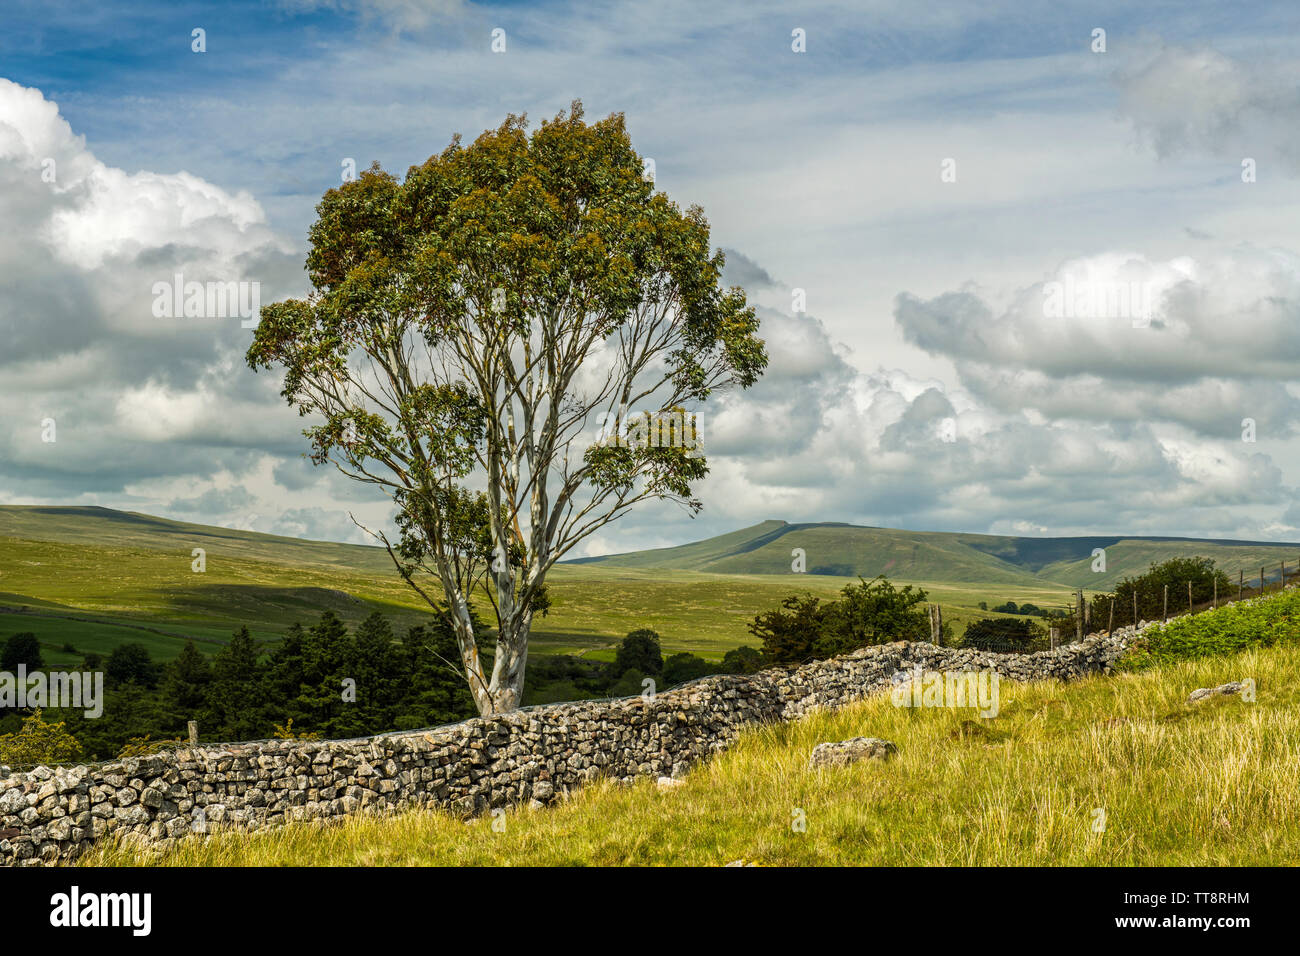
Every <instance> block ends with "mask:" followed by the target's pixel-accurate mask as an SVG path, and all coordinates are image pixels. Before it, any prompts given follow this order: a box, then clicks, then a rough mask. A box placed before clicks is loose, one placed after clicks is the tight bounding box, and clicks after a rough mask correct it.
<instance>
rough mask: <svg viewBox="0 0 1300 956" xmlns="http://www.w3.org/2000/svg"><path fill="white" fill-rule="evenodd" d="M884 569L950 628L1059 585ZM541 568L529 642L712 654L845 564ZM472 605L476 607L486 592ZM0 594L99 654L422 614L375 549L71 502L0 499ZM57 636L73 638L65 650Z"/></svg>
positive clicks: (58, 659)
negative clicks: (649, 642)
mask: <svg viewBox="0 0 1300 956" xmlns="http://www.w3.org/2000/svg"><path fill="white" fill-rule="evenodd" d="M196 547H201V548H203V549H204V551H205V560H206V571H205V572H204V573H202V574H198V573H195V572H194V571H193V570H192V569H191V562H192V561H193V557H192V550H193V548H196ZM894 580H895V581H896V583H898V584H900V585H901V584H904V583H914V584H919V585H921V586H924V587H926V588H927V590H929V591H930V597H931V600H934V601H938V602H940V603H942V604H943V605H944V607H945V618H946V620H949V621H950V622H952V623H953V624H954V627H955V628H956V630H957V632H958V633H960V630H961V628H962V627H963V626H964V624H965V622H966V621H968V620H971V619H973V618H975V617H978V616H983V614H982V612H980V611H979V610H978V608H977V604H978V602H979V601H981V600H983V601H986V602H988V603H990V604H1000V603H1002V602H1003V601H1005V600H1015V601H1016V602H1017V603H1023V602H1024V601H1032V602H1034V603H1037V604H1039V605H1040V606H1048V605H1052V606H1061V605H1063V604H1064V603H1065V602H1066V601H1068V599H1069V591H1068V589H1066V588H1064V587H1061V586H1058V585H1053V584H1050V583H1046V582H1042V581H1037V580H1033V579H1030V580H1028V581H1027V582H1022V583H1016V584H1014V585H1003V584H992V585H990V584H979V583H972V582H947V581H930V580H915V579H911V578H906V577H901V576H898V577H895V578H894ZM550 581H551V585H552V598H553V607H552V610H551V612H550V613H549V614H548V615H547V616H546V617H545V618H539V619H538V620H537V621H536V624H535V628H534V633H533V649H534V651H535V652H536V653H542V654H547V653H581V654H589V655H591V656H592V657H594V658H597V659H612V657H613V653H614V650H613V649H614V647H615V645H616V644H617V643H618V641H619V640H621V639H622V637H623V636H624V635H625V634H627V632H629V631H631V630H635V629H636V628H640V627H651V628H654V629H655V630H657V631H659V633H660V634H661V635H662V637H663V642H664V649H665V651H666V652H669V653H672V652H677V651H691V652H693V653H696V654H700V655H701V656H704V657H706V658H710V659H713V660H717V659H719V658H720V657H721V656H722V654H723V653H725V652H726V651H727V650H730V649H731V648H733V647H737V646H739V645H741V644H744V643H753V640H754V639H753V638H752V636H751V635H750V634H749V632H748V631H747V629H746V626H745V625H746V623H747V622H748V621H750V620H752V619H753V617H754V615H755V614H758V613H759V612H760V611H764V610H767V609H769V608H772V607H775V606H777V605H778V604H779V603H780V601H781V599H782V598H784V597H786V596H787V595H789V594H791V593H794V592H796V591H812V592H813V593H816V594H824V595H825V596H827V597H828V598H829V597H833V596H834V595H835V593H836V592H838V591H839V590H840V589H841V588H842V587H843V586H844V585H845V584H848V583H855V582H856V581H857V578H856V577H849V576H833V575H821V574H793V573H788V572H787V573H784V574H724V573H716V572H702V571H692V570H680V569H676V570H675V569H665V568H658V567H647V568H628V567H619V566H606V565H604V564H566V565H560V566H558V567H557V568H555V570H554V572H553V574H552V576H551V578H550ZM481 607H482V609H483V610H484V611H485V612H486V611H488V610H489V608H488V605H487V602H486V601H483V602H482V605H481ZM0 608H7V609H8V610H9V611H11V612H12V611H16V610H18V609H19V608H25V612H24V613H21V614H20V613H3V611H0V636H7V635H8V634H10V633H14V632H17V631H20V630H23V631H32V632H33V633H35V634H36V635H37V636H38V638H39V639H40V640H41V642H42V644H43V645H44V649H45V655H46V659H47V663H50V664H52V665H53V664H73V663H76V662H77V661H78V660H80V655H81V654H82V653H85V652H87V651H96V652H99V653H107V652H109V651H111V650H112V648H113V647H115V646H117V645H118V644H120V643H122V642H124V641H127V640H130V641H138V642H140V643H142V644H144V645H145V646H146V647H148V648H149V650H150V653H151V654H152V655H153V656H154V657H155V659H157V660H169V659H171V658H172V657H174V656H175V655H176V654H178V653H179V652H180V649H181V647H182V646H183V645H184V641H185V639H186V638H187V637H192V638H194V639H195V640H196V642H198V645H199V648H200V649H201V650H204V651H207V652H211V651H213V650H215V649H217V648H218V647H219V646H220V644H221V643H223V642H225V641H226V640H227V639H228V638H229V636H230V633H231V632H232V631H234V630H236V629H237V628H239V627H240V626H247V627H248V628H249V630H250V631H251V632H252V633H253V634H254V636H255V637H257V638H259V639H261V640H266V641H272V640H275V639H277V638H278V637H279V636H280V634H282V633H283V631H284V629H285V628H286V627H288V626H289V624H291V623H293V622H294V621H299V622H302V623H310V622H312V621H314V620H316V619H317V618H319V616H320V614H321V612H322V611H323V610H325V609H327V608H328V609H330V610H333V611H334V612H335V613H336V614H338V615H339V617H341V618H342V619H344V620H345V621H348V622H350V623H356V622H358V621H360V620H361V619H362V618H364V617H365V616H366V615H367V614H369V613H370V612H372V611H375V610H378V611H382V612H384V613H385V614H387V615H388V616H389V617H390V618H391V619H392V620H393V621H394V622H395V623H396V624H398V625H399V626H409V625H410V624H414V623H419V622H421V621H423V620H427V612H426V611H425V609H424V606H423V604H422V601H421V599H420V598H419V596H418V595H416V594H415V593H414V592H413V591H411V590H410V589H409V588H408V587H407V586H406V585H405V584H404V583H403V582H402V581H401V580H400V579H399V578H398V576H397V574H396V572H395V570H394V569H393V568H392V565H391V561H390V559H389V558H388V556H387V554H385V553H383V552H382V551H381V550H380V549H377V548H366V547H360V546H356V545H342V544H332V543H328V542H307V541H299V540H297V539H293V538H276V537H273V536H269V535H258V534H254V533H251V532H243V531H230V530H227V529H219V528H207V527H205V526H201V525H187V524H184V523H182V522H173V521H168V520H166V519H159V518H150V517H148V516H142V515H129V514H125V513H122V512H113V511H106V510H104V509H82V508H73V509H49V508H41V509H36V508H14V507H5V508H0ZM87 619H93V620H87ZM146 629H147V630H146ZM65 644H71V645H72V646H73V647H74V648H76V651H77V653H76V654H69V653H65V652H64V651H63V650H62V648H63V646H64V645H65Z"/></svg>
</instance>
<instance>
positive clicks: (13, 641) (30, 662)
mask: <svg viewBox="0 0 1300 956" xmlns="http://www.w3.org/2000/svg"><path fill="white" fill-rule="evenodd" d="M24 664H25V665H26V666H27V670H28V672H31V671H38V670H40V669H41V668H42V667H44V666H45V659H44V658H42V657H41V642H40V641H39V640H37V639H36V635H35V634H33V633H31V632H30V631H24V632H23V633H21V634H15V635H13V636H12V637H11V638H9V640H7V641H5V645H4V650H3V651H0V670H2V671H5V672H7V673H10V674H16V673H17V672H18V667H19V665H24Z"/></svg>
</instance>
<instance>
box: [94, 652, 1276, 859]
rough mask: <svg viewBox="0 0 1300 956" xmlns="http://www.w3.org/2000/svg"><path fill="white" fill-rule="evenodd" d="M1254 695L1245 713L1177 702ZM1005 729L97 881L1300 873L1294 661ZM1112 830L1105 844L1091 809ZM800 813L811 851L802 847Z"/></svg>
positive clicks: (1037, 707)
mask: <svg viewBox="0 0 1300 956" xmlns="http://www.w3.org/2000/svg"><path fill="white" fill-rule="evenodd" d="M1243 677H1253V678H1254V679H1255V681H1256V684H1257V688H1258V693H1257V700H1256V702H1254V703H1249V702H1246V701H1243V700H1241V699H1239V698H1236V697H1231V698H1219V699H1214V700H1211V701H1209V702H1207V703H1204V704H1200V705H1197V706H1194V707H1193V706H1189V705H1187V704H1186V703H1185V700H1186V698H1187V695H1188V694H1189V693H1190V692H1191V691H1192V690H1193V689H1195V688H1197V687H1207V686H1215V685H1218V684H1221V683H1225V682H1227V681H1229V680H1237V679H1240V678H1243ZM1001 691H1002V693H1001V705H1002V708H1001V713H1000V714H999V716H997V717H996V718H993V719H992V720H989V721H978V720H976V721H975V727H974V728H973V729H972V728H971V726H970V724H971V721H972V715H971V714H970V713H969V712H964V711H951V710H942V709H928V710H912V709H904V708H896V707H894V706H892V704H891V702H890V700H889V698H888V697H887V696H882V697H876V698H874V699H872V700H870V701H866V702H863V703H861V704H858V705H854V706H852V707H849V708H846V709H844V710H841V711H838V712H834V713H827V712H821V713H817V714H814V715H812V716H810V717H808V718H806V719H804V720H802V721H800V722H798V723H794V724H781V725H775V726H769V727H764V728H758V729H755V730H753V731H751V732H749V733H748V734H746V735H745V736H744V737H743V738H742V739H741V741H740V742H738V743H737V744H736V745H735V746H734V747H733V748H732V749H730V750H729V751H727V752H726V753H724V754H722V755H720V756H718V757H716V758H714V759H713V760H711V761H709V762H707V763H705V764H703V765H701V766H699V767H697V768H696V769H695V770H693V771H692V772H691V773H690V774H689V775H688V776H687V777H686V778H685V782H684V783H683V784H682V785H680V786H678V787H675V788H673V789H671V790H667V791H662V792H661V791H659V790H658V789H657V788H656V787H655V786H654V784H652V783H650V782H649V781H643V782H640V783H638V784H637V785H635V786H632V787H620V786H617V785H613V784H609V783H602V784H598V785H595V786H593V787H589V788H587V789H585V790H583V791H582V792H580V793H578V794H577V795H576V796H574V797H573V798H572V799H570V800H568V801H567V802H565V803H563V804H561V805H559V806H557V807H555V808H552V809H549V810H545V811H540V812H530V811H519V812H512V813H511V814H510V815H509V816H508V817H507V826H506V828H505V832H503V833H498V832H494V831H493V830H492V828H491V821H490V819H489V818H480V819H478V820H476V821H474V822H473V823H472V824H471V825H470V826H466V825H465V824H464V823H463V822H461V821H460V820H459V819H457V818H455V817H454V816H452V815H450V814H446V813H440V812H409V813H405V814H402V815H400V816H397V817H393V818H387V819H376V818H366V817H354V818H350V819H349V820H347V821H346V822H344V823H341V824H336V825H333V826H320V825H304V824H296V825H292V826H290V827H287V828H285V829H283V830H280V831H278V832H275V833H269V834H254V835H244V834H223V835H219V836H217V837H214V838H212V839H210V840H208V841H207V842H199V841H195V840H187V841H185V842H183V843H182V844H180V845H179V846H178V847H176V848H175V849H174V850H172V851H171V852H169V853H168V854H167V855H166V856H164V857H162V858H161V859H159V860H152V859H151V858H149V857H146V856H142V855H139V854H137V853H133V852H129V851H123V850H121V849H120V848H114V847H109V846H105V847H103V848H101V849H99V850H97V851H96V852H95V853H94V854H92V855H91V856H89V857H87V858H86V859H85V860H84V861H83V862H84V863H87V864H91V865H94V864H107V865H123V864H127V865H129V864H140V863H145V862H161V863H163V864H166V865H200V866H241V865H281V864H284V865H335V866H356V865H411V864H415V865H420V864H439V865H475V864H480V865H482V864H487V865H557V864H558V865H563V864H596V865H624V864H631V865H640V864H691V865H717V864H723V863H726V862H729V861H733V860H737V859H743V860H746V861H750V862H756V863H759V864H768V865H809V864H818V865H825V864H869V865H917V864H920V865H942V866H952V865H1027V866H1043V865H1246V864H1257V865H1281V864H1292V865H1294V864H1295V863H1297V862H1300V791H1298V790H1297V789H1296V787H1295V780H1296V777H1297V775H1298V774H1300V745H1298V744H1297V741H1300V648H1297V647H1296V646H1294V645H1290V646H1286V647H1278V648H1270V649H1264V650H1252V651H1247V652H1245V653H1243V654H1240V655H1237V656H1233V657H1219V658H1215V659H1210V660H1200V661H1195V662H1187V663H1182V664H1178V665H1172V666H1166V667H1164V668H1160V669H1157V670H1152V671H1147V672H1145V673H1141V674H1123V675H1118V676H1114V677H1094V678H1089V679H1086V680H1082V681H1079V682H1076V683H1073V684H1067V685H1062V684H1058V683H1054V682H1044V683H1039V684H1029V685H1019V684H1011V683H1003V684H1002V685H1001ZM858 735H866V736H880V737H885V738H887V739H890V740H893V741H895V742H896V743H897V744H898V746H899V753H898V755H897V756H896V757H895V758H894V759H892V760H890V761H889V762H887V763H878V762H866V763H862V764H858V765H856V766H853V767H846V768H838V769H830V770H822V771H809V770H808V769H807V763H808V756H809V753H810V752H811V750H812V748H813V747H814V746H815V745H816V744H817V743H820V742H822V741H826V740H842V739H845V738H848V737H853V736H858ZM1098 808H1100V809H1103V810H1104V811H1105V814H1106V818H1105V830H1104V832H1102V833H1097V832H1093V829H1092V824H1093V821H1094V819H1096V815H1095V810H1096V809H1098ZM796 809H798V810H801V811H802V812H803V814H804V815H805V818H806V820H807V829H806V832H802V833H800V832H795V831H794V830H793V829H792V827H791V820H792V815H793V814H794V811H795V810H796Z"/></svg>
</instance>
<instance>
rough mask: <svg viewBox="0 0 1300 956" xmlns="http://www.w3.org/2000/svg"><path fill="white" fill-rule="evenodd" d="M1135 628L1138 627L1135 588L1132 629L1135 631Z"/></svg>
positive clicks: (1135, 591) (1134, 592)
mask: <svg viewBox="0 0 1300 956" xmlns="http://www.w3.org/2000/svg"><path fill="white" fill-rule="evenodd" d="M1137 626H1138V589H1137V588H1134V589H1133V628H1134V630H1136V629H1137Z"/></svg>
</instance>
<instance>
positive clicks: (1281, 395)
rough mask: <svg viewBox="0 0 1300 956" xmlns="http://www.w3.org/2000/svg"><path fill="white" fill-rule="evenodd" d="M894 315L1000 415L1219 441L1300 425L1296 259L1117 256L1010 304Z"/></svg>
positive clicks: (958, 296) (1290, 430)
mask: <svg viewBox="0 0 1300 956" xmlns="http://www.w3.org/2000/svg"><path fill="white" fill-rule="evenodd" d="M1125 297H1127V300H1126V299H1125ZM1125 301H1127V303H1128V304H1127V305H1125ZM1140 303H1145V304H1146V305H1145V306H1141V305H1139V304H1140ZM895 318H896V320H897V322H898V324H899V327H900V328H901V329H902V331H903V334H904V335H905V336H906V338H907V340H908V341H909V342H911V343H913V344H915V345H917V346H918V347H920V348H922V349H924V350H925V351H926V352H928V353H930V354H931V355H935V356H942V357H945V358H947V359H949V360H951V361H952V362H953V364H954V366H955V367H956V369H957V372H958V375H959V376H960V377H961V382H962V384H963V386H965V387H966V388H968V389H969V390H970V391H971V392H972V394H974V395H975V396H977V397H978V398H979V399H980V400H981V401H982V402H984V403H986V404H988V405H989V406H991V407H993V408H996V409H999V410H1002V411H1008V410H1014V409H1034V410H1036V411H1037V412H1039V413H1041V414H1042V415H1043V416H1045V417H1047V418H1050V419H1075V420H1081V421H1092V422H1099V421H1100V422H1131V423H1142V422H1172V423H1177V424H1179V425H1183V426H1185V427H1187V428H1188V429H1190V430H1192V431H1194V432H1196V433H1198V434H1200V435H1204V436H1215V437H1219V438H1226V437H1230V436H1232V435H1234V434H1238V435H1239V434H1240V432H1241V429H1242V420H1243V419H1244V418H1253V419H1255V420H1256V422H1257V423H1263V422H1267V423H1268V425H1267V428H1268V430H1269V432H1270V434H1271V435H1272V436H1273V437H1282V436H1290V435H1293V434H1294V433H1295V432H1296V428H1297V422H1300V398H1298V397H1297V395H1296V394H1294V393H1293V392H1292V391H1291V390H1289V389H1288V387H1287V383H1288V382H1293V381H1294V380H1295V379H1296V372H1297V369H1298V368H1300V337H1297V336H1296V335H1295V328H1296V326H1297V323H1300V258H1297V257H1296V256H1295V255H1294V254H1293V253H1290V252H1286V251H1282V250H1261V249H1255V248H1252V247H1249V246H1243V247H1238V248H1235V249H1230V250H1226V251H1223V252H1222V253H1220V254H1219V255H1217V256H1207V257H1202V258H1197V259H1192V258H1178V259H1173V260H1169V261H1164V262H1161V261H1151V260H1148V259H1147V258H1145V257H1143V256H1140V255H1137V254H1133V253H1106V254H1102V255H1097V256H1092V257H1087V258H1082V259H1076V260H1071V261H1069V262H1066V263H1064V264H1062V265H1061V266H1060V268H1059V269H1057V270H1056V272H1055V273H1053V274H1052V275H1051V277H1050V278H1048V279H1046V280H1044V281H1043V282H1040V283H1035V284H1034V285H1033V286H1030V287H1028V288H1025V289H1021V290H1017V291H1016V292H1015V293H1013V294H1011V295H1009V296H1004V297H1002V301H997V300H996V299H995V297H992V296H989V297H985V296H983V295H981V294H980V293H979V291H978V290H974V289H965V290H961V291H956V292H949V293H944V294H942V295H939V296H935V297H933V298H931V299H926V300H922V299H920V298H918V297H916V296H913V295H909V294H906V293H904V294H901V295H900V296H899V297H898V299H897V303H896V308H895ZM1261 427H1263V426H1262V425H1261Z"/></svg>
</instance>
